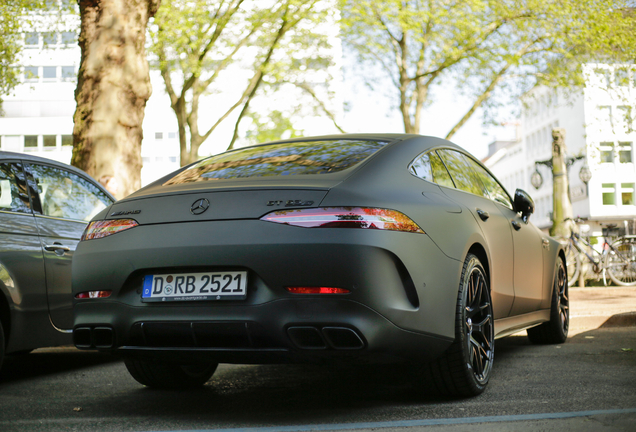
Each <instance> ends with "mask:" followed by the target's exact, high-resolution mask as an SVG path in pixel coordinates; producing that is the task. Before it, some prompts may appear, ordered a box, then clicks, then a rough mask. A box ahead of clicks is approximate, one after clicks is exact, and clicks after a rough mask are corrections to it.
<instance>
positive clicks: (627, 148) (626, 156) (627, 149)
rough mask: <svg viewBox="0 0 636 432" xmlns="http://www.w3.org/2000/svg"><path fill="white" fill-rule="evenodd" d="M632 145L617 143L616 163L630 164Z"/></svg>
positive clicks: (631, 160)
mask: <svg viewBox="0 0 636 432" xmlns="http://www.w3.org/2000/svg"><path fill="white" fill-rule="evenodd" d="M633 161H634V160H633V159H632V143H630V142H619V143H618V162H620V163H632V162H633Z"/></svg>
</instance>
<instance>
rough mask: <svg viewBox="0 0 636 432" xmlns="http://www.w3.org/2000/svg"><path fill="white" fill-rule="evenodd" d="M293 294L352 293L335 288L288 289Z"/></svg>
mask: <svg viewBox="0 0 636 432" xmlns="http://www.w3.org/2000/svg"><path fill="white" fill-rule="evenodd" d="M285 289H286V290H287V291H289V292H290V293H292V294H349V293H350V292H351V291H349V290H348V289H345V288H334V287H298V286H296V287H286V288H285Z"/></svg>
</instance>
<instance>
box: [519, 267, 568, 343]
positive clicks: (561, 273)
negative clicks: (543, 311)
mask: <svg viewBox="0 0 636 432" xmlns="http://www.w3.org/2000/svg"><path fill="white" fill-rule="evenodd" d="M568 295H569V292H568V279H567V275H566V273H565V266H564V264H563V260H562V259H561V258H559V259H558V260H557V266H556V268H555V270H554V284H553V288H552V301H551V306H550V321H548V322H545V323H543V324H540V325H538V326H536V327H532V328H529V329H528V330H526V332H527V334H528V339H530V342H532V343H534V344H560V343H563V342H565V340H566V339H567V337H568V329H569V328H570V300H569V298H568Z"/></svg>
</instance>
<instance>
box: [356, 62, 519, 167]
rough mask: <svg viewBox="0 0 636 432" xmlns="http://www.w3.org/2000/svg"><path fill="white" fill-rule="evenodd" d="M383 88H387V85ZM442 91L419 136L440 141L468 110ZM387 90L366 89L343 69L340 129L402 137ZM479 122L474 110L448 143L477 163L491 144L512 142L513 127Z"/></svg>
mask: <svg viewBox="0 0 636 432" xmlns="http://www.w3.org/2000/svg"><path fill="white" fill-rule="evenodd" d="M386 85H387V86H391V84H390V83H387V84H386ZM446 88H447V89H448V90H444V91H443V92H440V91H439V90H438V91H437V94H436V95H435V99H434V102H433V103H432V104H431V106H430V107H428V108H427V109H425V110H424V112H423V115H422V118H423V122H422V125H421V129H420V134H421V135H431V136H435V137H440V138H444V137H445V136H446V134H447V133H448V132H449V131H450V129H451V128H452V127H453V126H454V125H455V124H456V123H457V122H458V121H459V120H460V119H461V117H462V116H463V115H464V114H465V113H466V111H467V110H468V109H469V107H470V101H469V100H468V99H467V98H466V97H464V96H462V95H460V94H458V92H457V91H455V90H454V86H453V85H449V86H447V87H446ZM390 90H392V89H391V88H390V87H382V86H380V85H376V86H375V88H374V89H370V88H369V87H368V86H367V85H365V84H364V82H362V80H361V79H356V78H355V76H354V74H353V73H352V72H351V71H350V70H347V69H345V79H344V90H343V91H344V99H345V101H346V102H347V105H348V106H349V109H348V110H347V111H346V112H345V114H344V122H343V124H344V129H345V130H346V131H347V132H360V133H368V132H384V133H391V132H395V133H403V132H404V126H403V123H402V116H401V114H400V112H399V110H398V109H397V107H395V106H393V108H392V104H393V105H395V104H394V102H392V101H391V98H390V97H389V94H388V92H389V91H390ZM395 91H396V92H397V90H395ZM482 118H483V116H482V113H481V111H479V110H478V111H477V112H476V113H475V114H473V116H472V117H471V118H470V120H469V121H468V122H467V123H466V124H465V125H464V126H463V127H462V128H461V129H460V130H459V131H458V132H457V133H456V134H455V135H454V136H453V137H452V139H451V141H452V142H454V143H455V144H458V145H460V146H461V147H463V148H464V149H466V150H468V151H469V152H470V153H472V154H473V155H474V156H476V157H477V158H479V159H482V158H484V157H485V156H486V155H487V154H488V144H490V143H491V142H493V141H495V140H512V139H515V127H514V126H512V125H508V126H500V127H494V126H485V125H483V124H482V123H483V121H482Z"/></svg>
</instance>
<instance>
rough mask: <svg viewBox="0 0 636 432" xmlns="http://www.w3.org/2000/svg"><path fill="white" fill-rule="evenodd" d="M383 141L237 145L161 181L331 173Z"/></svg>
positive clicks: (372, 151) (347, 166)
mask: <svg viewBox="0 0 636 432" xmlns="http://www.w3.org/2000/svg"><path fill="white" fill-rule="evenodd" d="M385 145H386V143H385V142H379V141H356V140H336V141H311V142H293V143H282V144H269V145H262V146H255V147H248V148H244V149H238V150H235V151H231V152H227V153H221V154H219V155H216V156H211V157H209V158H207V159H203V160H202V161H200V162H198V163H197V164H195V165H193V166H191V167H190V168H188V169H187V170H185V171H182V172H181V173H179V174H177V175H176V176H174V177H173V178H172V179H170V180H168V181H167V182H166V183H164V185H173V184H183V183H192V182H201V181H209V180H221V179H235V178H249V177H266V176H286V175H305V174H331V173H335V172H338V171H342V170H344V169H347V168H350V167H352V166H354V165H356V164H358V163H359V162H361V161H363V160H364V159H366V158H368V157H369V156H371V155H372V154H374V153H375V152H376V151H378V150H380V149H381V148H382V147H384V146H385Z"/></svg>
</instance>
